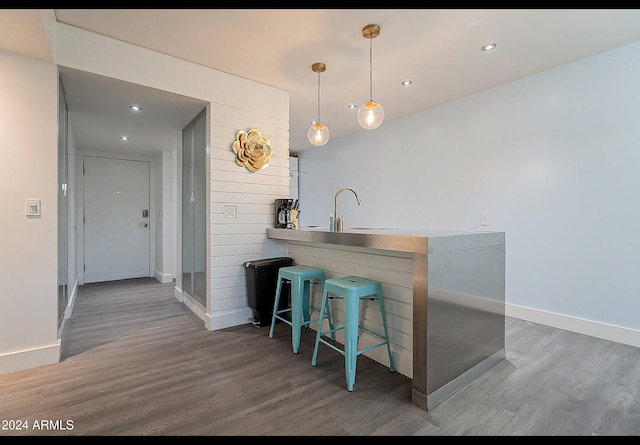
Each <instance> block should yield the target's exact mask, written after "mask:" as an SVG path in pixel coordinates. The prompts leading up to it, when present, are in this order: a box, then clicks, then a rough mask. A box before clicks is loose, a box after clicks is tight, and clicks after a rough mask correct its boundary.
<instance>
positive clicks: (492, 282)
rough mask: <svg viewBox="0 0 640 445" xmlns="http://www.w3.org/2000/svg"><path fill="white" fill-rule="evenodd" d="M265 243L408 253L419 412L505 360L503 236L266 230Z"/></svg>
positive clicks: (371, 230)
mask: <svg viewBox="0 0 640 445" xmlns="http://www.w3.org/2000/svg"><path fill="white" fill-rule="evenodd" d="M267 237H268V238H271V239H278V240H282V241H284V242H286V243H288V244H291V245H296V244H300V245H307V246H309V245H316V244H317V245H321V246H322V247H323V248H329V249H330V248H331V246H335V248H340V247H341V246H349V247H354V248H362V249H366V251H367V252H369V253H371V254H374V255H375V254H376V252H385V251H392V252H402V253H404V254H406V255H409V258H411V260H410V263H408V264H411V266H409V267H410V268H412V270H410V271H408V272H410V273H411V274H412V293H413V295H412V301H411V303H412V316H413V319H412V342H413V345H412V362H411V366H412V375H411V378H412V382H413V388H412V401H413V403H414V404H416V405H417V406H419V407H421V408H422V409H424V410H427V411H428V410H430V409H432V408H434V407H435V406H437V405H438V404H440V403H441V402H442V401H443V400H445V399H446V398H448V397H449V396H451V395H452V394H454V393H455V392H456V391H458V390H460V389H461V388H463V387H464V386H465V385H466V384H468V383H469V382H471V381H472V380H473V379H475V378H477V377H478V376H480V375H481V374H483V373H484V372H486V371H487V370H488V369H490V368H491V367H493V366H495V365H496V364H497V363H499V362H500V361H502V360H503V359H505V348H504V342H505V320H504V317H505V315H504V314H505V310H504V305H505V234H504V232H480V231H479V232H467V231H453V230H405V229H386V228H383V229H379V228H350V229H346V230H345V231H344V232H331V231H329V230H328V229H327V228H306V229H305V228H301V229H300V230H291V229H271V228H269V229H267ZM294 259H295V258H294ZM407 261H409V260H407ZM354 275H358V274H357V273H354Z"/></svg>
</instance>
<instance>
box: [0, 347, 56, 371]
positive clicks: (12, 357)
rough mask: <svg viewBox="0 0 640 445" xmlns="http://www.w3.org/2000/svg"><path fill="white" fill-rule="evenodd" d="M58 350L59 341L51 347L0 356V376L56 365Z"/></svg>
mask: <svg viewBox="0 0 640 445" xmlns="http://www.w3.org/2000/svg"><path fill="white" fill-rule="evenodd" d="M60 350H61V347H60V340H58V341H57V342H56V343H55V344H52V345H47V346H41V347H39V348H33V349H29V350H26V351H17V352H12V353H9V354H3V355H0V374H8V373H10V372H16V371H22V370H24V369H31V368H37V367H39V366H45V365H52V364H54V363H58V362H59V361H60Z"/></svg>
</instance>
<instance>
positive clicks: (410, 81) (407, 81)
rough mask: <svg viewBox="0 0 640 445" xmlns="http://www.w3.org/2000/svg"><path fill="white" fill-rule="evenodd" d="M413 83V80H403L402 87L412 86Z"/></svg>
mask: <svg viewBox="0 0 640 445" xmlns="http://www.w3.org/2000/svg"><path fill="white" fill-rule="evenodd" d="M412 83H413V80H403V81H402V86H403V87H408V86H409V85H411V84H412Z"/></svg>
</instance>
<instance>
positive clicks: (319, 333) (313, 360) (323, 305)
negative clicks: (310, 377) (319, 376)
mask: <svg viewBox="0 0 640 445" xmlns="http://www.w3.org/2000/svg"><path fill="white" fill-rule="evenodd" d="M327 297H328V292H327V289H326V288H325V289H324V290H323V291H322V303H320V321H319V322H318V331H317V332H316V346H315V348H313V357H312V358H311V366H316V363H317V359H318V346H320V337H322V325H323V320H324V311H325V308H326V307H327V304H328V302H327V301H328V298H327ZM329 320H330V319H329ZM330 329H332V332H331V337H332V338H335V334H334V333H333V327H331V328H330Z"/></svg>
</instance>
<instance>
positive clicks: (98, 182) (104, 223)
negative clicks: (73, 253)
mask: <svg viewBox="0 0 640 445" xmlns="http://www.w3.org/2000/svg"><path fill="white" fill-rule="evenodd" d="M83 172H84V174H83V178H84V197H83V201H84V251H85V253H84V282H85V283H94V282H100V281H113V280H123V279H128V278H141V277H149V276H150V225H151V221H150V220H151V218H150V208H149V204H150V197H149V192H150V191H149V175H150V166H149V162H147V161H132V160H125V159H113V158H101V157H93V156H84V158H83Z"/></svg>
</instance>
